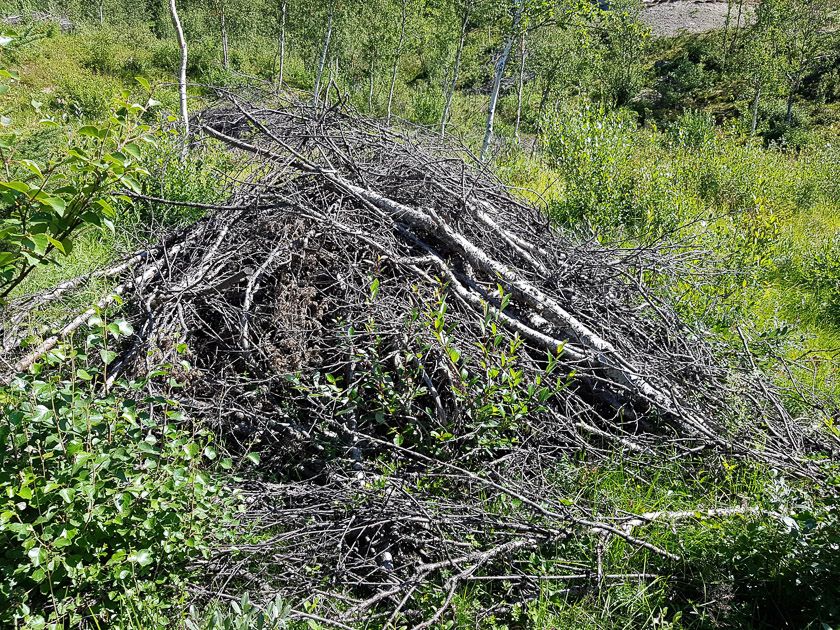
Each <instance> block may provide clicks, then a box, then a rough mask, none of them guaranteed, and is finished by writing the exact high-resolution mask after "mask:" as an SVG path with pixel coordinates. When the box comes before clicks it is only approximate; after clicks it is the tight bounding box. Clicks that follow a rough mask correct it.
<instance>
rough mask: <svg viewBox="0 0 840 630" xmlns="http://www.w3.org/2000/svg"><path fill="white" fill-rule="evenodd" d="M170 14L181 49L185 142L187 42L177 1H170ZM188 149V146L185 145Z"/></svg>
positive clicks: (187, 126) (187, 128) (187, 129)
mask: <svg viewBox="0 0 840 630" xmlns="http://www.w3.org/2000/svg"><path fill="white" fill-rule="evenodd" d="M169 14H170V16H171V17H172V26H174V27H175V34H176V36H177V37H178V46H180V48H181V67H180V72H179V74H178V92H179V95H180V104H181V120H182V122H183V125H184V142H185V143H186V139H187V137H188V136H189V135H190V116H189V113H188V111H187V40H186V38H185V37H184V29H183V28H182V27H181V19H180V18H179V17H178V7H177V5H176V4H175V0H169ZM184 146H185V147H186V144H184Z"/></svg>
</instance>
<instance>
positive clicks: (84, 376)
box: [76, 368, 93, 381]
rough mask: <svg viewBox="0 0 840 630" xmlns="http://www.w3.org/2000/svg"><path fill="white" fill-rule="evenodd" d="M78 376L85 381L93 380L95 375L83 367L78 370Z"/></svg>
mask: <svg viewBox="0 0 840 630" xmlns="http://www.w3.org/2000/svg"><path fill="white" fill-rule="evenodd" d="M76 377H77V378H79V379H81V380H83V381H90V380H93V376H91V374H90V372H88V371H87V370H85V369H82V368H79V369H78V370H76Z"/></svg>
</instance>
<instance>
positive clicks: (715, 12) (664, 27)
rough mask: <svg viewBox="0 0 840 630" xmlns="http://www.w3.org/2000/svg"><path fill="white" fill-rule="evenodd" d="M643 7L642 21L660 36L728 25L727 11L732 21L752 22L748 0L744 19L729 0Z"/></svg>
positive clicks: (678, 0) (676, 0)
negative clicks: (727, 0)
mask: <svg viewBox="0 0 840 630" xmlns="http://www.w3.org/2000/svg"><path fill="white" fill-rule="evenodd" d="M646 4H647V6H645V8H644V9H643V11H642V21H643V22H644V23H645V24H647V25H648V26H650V28H651V30H652V31H653V34H654V35H655V36H658V37H673V36H675V35H679V34H680V33H706V32H708V31H713V30H716V29H719V28H723V27H724V26H725V25H726V20H727V15H729V20H730V23H731V24H732V25H735V24H739V25H740V26H744V25H745V24H748V23H749V21H750V19H751V15H752V8H751V7H750V6H748V3H744V8H743V11H742V13H741V19H740V23H739V21H738V6H737V3H733V5H734V6H732V7H731V11H730V6H729V3H728V2H709V1H707V0H706V1H697V0H673V1H671V2H650V3H646Z"/></svg>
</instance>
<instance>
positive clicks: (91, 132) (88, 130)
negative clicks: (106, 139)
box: [77, 125, 99, 138]
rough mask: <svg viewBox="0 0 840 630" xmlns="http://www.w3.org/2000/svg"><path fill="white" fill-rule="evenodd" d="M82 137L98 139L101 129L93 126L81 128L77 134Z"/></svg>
mask: <svg viewBox="0 0 840 630" xmlns="http://www.w3.org/2000/svg"><path fill="white" fill-rule="evenodd" d="M77 133H78V134H79V135H80V136H88V137H91V138H98V137H99V128H98V127H94V126H93V125H85V126H84V127H81V128H80V129H79V131H78V132H77Z"/></svg>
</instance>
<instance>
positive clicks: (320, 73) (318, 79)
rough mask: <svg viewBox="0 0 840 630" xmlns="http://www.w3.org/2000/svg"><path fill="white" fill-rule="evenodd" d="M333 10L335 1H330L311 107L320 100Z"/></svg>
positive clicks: (331, 30)
mask: <svg viewBox="0 0 840 630" xmlns="http://www.w3.org/2000/svg"><path fill="white" fill-rule="evenodd" d="M335 9H336V0H331V1H330V3H329V7H328V9H327V27H326V30H325V31H324V43H323V46H322V47H321V56H320V58H319V61H318V69H317V70H316V73H315V88H314V90H313V94H312V104H313V106H315V107H317V106H318V101H319V99H320V93H321V79H322V77H323V76H324V68H325V67H326V64H327V56H328V54H329V50H330V40H331V39H332V34H333V20H334V17H335Z"/></svg>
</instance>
